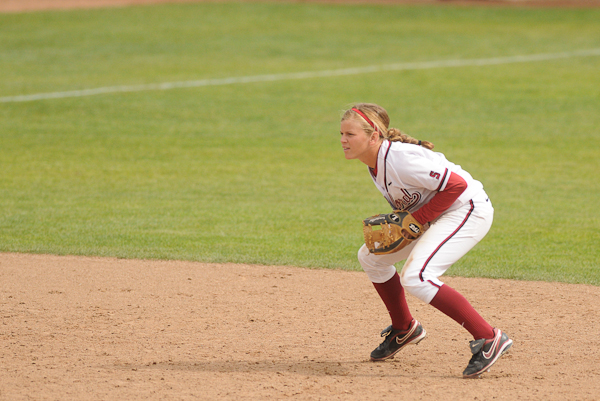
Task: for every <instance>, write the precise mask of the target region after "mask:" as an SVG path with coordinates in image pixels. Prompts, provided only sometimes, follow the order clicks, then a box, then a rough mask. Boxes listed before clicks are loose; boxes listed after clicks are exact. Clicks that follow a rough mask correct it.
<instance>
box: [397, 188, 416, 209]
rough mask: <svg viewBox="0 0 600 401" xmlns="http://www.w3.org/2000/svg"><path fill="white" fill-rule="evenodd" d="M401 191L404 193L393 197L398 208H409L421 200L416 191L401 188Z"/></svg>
mask: <svg viewBox="0 0 600 401" xmlns="http://www.w3.org/2000/svg"><path fill="white" fill-rule="evenodd" d="M402 193H403V194H404V195H403V196H402V198H400V199H394V203H395V205H396V209H398V210H409V209H410V208H411V207H413V206H414V205H416V204H417V203H419V201H420V200H421V194H420V193H418V192H413V193H412V194H411V193H410V192H408V191H407V190H406V189H403V190H402Z"/></svg>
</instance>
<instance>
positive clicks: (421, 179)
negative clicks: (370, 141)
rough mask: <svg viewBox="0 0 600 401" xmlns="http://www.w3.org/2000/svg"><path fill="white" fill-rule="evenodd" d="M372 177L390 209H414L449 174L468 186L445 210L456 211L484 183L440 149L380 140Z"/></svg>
mask: <svg viewBox="0 0 600 401" xmlns="http://www.w3.org/2000/svg"><path fill="white" fill-rule="evenodd" d="M369 171H370V172H371V178H373V182H374V183H375V186H376V187H377V189H379V191H380V192H381V193H382V194H383V196H384V197H385V198H386V199H387V201H388V202H389V204H390V206H392V208H393V209H400V210H408V211H410V212H415V211H417V210H419V209H420V208H421V207H422V206H423V205H425V204H426V203H428V202H429V201H430V200H431V198H433V196H434V195H435V194H436V193H437V192H441V191H443V190H444V189H445V188H446V184H447V183H448V180H449V178H450V174H451V173H455V174H457V175H459V176H460V177H462V179H464V180H465V182H466V183H467V189H466V190H465V191H464V192H463V193H462V194H461V195H460V196H459V197H458V199H457V200H456V201H455V202H454V203H453V204H452V206H450V208H449V209H448V210H447V211H451V210H455V209H457V208H459V207H461V206H462V205H464V204H465V203H467V202H468V201H469V200H470V199H472V198H473V197H474V196H475V195H476V194H477V193H479V192H480V191H482V189H483V184H481V182H479V181H477V180H475V179H473V177H471V174H469V173H468V172H466V171H465V170H463V169H462V168H461V167H460V166H459V165H456V164H454V163H452V162H449V161H448V160H447V159H446V157H445V156H444V155H443V154H442V153H439V152H434V151H431V150H429V149H426V148H424V147H422V146H418V145H413V144H408V143H402V142H390V141H387V140H385V141H383V143H382V144H381V147H380V148H379V154H378V156H377V175H374V173H373V171H372V170H371V169H369Z"/></svg>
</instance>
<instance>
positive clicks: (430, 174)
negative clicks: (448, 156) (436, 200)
mask: <svg viewBox="0 0 600 401" xmlns="http://www.w3.org/2000/svg"><path fill="white" fill-rule="evenodd" d="M429 176H430V177H433V178H435V179H436V180H439V179H440V173H436V172H435V171H432V172H431V173H429Z"/></svg>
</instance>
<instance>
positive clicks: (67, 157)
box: [0, 3, 600, 285]
mask: <svg viewBox="0 0 600 401" xmlns="http://www.w3.org/2000/svg"><path fill="white" fill-rule="evenodd" d="M598 21H600V9H552V8H549V9H515V8H510V9H508V8H507V9H504V8H491V7H489V8H488V7H486V8H471V7H452V6H444V7H433V6H392V5H388V6H385V5H377V6H376V5H318V4H306V3H301V4H285V3H284V4H276V3H264V4H260V3H200V4H169V5H155V6H141V7H127V8H118V9H99V10H73V11H51V12H34V13H24V14H5V15H0V72H1V73H0V98H2V99H3V101H1V102H0V171H1V173H0V209H1V210H2V213H0V251H4V252H32V253H52V254H76V255H101V256H118V257H123V258H157V259H184V260H197V261H206V262H243V263H260V264H285V265H294V266H306V267H327V268H336V267H339V268H344V269H360V266H359V265H358V263H357V261H356V251H357V249H358V248H359V247H360V245H361V243H362V233H361V220H362V218H364V217H366V216H369V215H371V214H375V213H380V212H384V211H386V210H388V205H387V203H386V202H385V200H384V199H383V198H382V197H381V195H380V194H379V192H378V191H377V190H376V189H375V187H374V186H373V184H372V182H371V179H370V178H369V176H368V174H367V172H366V168H365V167H364V165H362V164H361V163H360V162H358V161H346V160H345V159H344V156H343V153H342V151H341V148H340V145H339V117H340V114H341V110H343V109H344V108H345V107H347V106H348V105H349V104H351V103H352V102H356V101H369V102H376V103H379V104H381V105H382V106H384V107H386V108H387V109H388V112H389V114H390V115H391V118H392V125H393V126H396V127H398V128H401V129H403V130H404V131H406V132H407V133H409V134H411V135H413V136H415V137H417V138H419V139H424V140H425V139H426V140H430V141H432V142H434V143H435V144H436V150H439V151H441V152H443V153H445V154H446V156H447V157H448V158H449V159H450V160H451V161H454V162H455V163H457V164H460V165H462V166H463V167H464V168H465V169H466V170H467V171H469V172H471V174H472V175H473V176H474V177H475V178H476V179H479V180H481V181H482V182H483V183H484V186H485V188H486V191H487V192H488V194H489V195H490V197H491V199H492V202H493V204H494V207H495V209H496V216H495V222H494V226H493V227H492V230H491V232H490V233H489V234H488V236H487V237H486V238H485V239H484V240H483V241H482V242H481V243H480V244H479V245H478V246H477V247H476V248H475V249H474V250H473V251H471V252H470V253H469V254H468V255H467V256H466V257H465V258H464V259H463V260H461V261H460V262H458V263H457V264H456V265H455V266H454V267H452V269H451V270H450V271H449V272H448V274H450V275H460V276H477V277H493V278H500V277H502V278H515V279H527V280H555V281H565V282H571V283H588V284H594V285H600V269H598V259H599V258H600V250H599V248H600V247H599V244H600V217H599V213H598V211H597V208H598V199H600V182H599V181H598V179H597V178H595V175H596V174H597V170H598V167H599V166H600V162H599V161H598V160H599V158H600V150H599V149H600V89H599V88H600V53H597V54H596V55H587V56H576V55H575V56H570V57H562V58H556V59H548V60H540V61H529V62H519V63H500V64H497V65H463V66H457V67H444V66H443V62H444V61H447V60H471V59H472V60H480V59H481V60H483V59H490V58H495V57H498V58H506V57H510V56H517V55H532V54H559V53H564V52H572V51H576V50H588V49H596V51H597V50H598V49H600V24H599V23H598ZM432 61H433V62H439V63H440V66H438V67H436V68H414V69H404V70H399V71H379V72H371V73H358V74H351V75H335V74H333V76H329V77H312V78H306V79H279V80H275V81H271V82H269V81H264V82H237V83H233V84H228V85H206V86H201V87H190V88H175V89H169V90H143V91H134V92H127V93H106V94H99V95H93V96H83V97H64V98H50V99H40V100H34V101H13V100H11V98H12V97H15V96H20V95H30V94H44V93H46V94H47V93H55V92H65V91H73V90H83V89H93V88H103V87H114V86H119V85H144V84H154V83H164V82H182V81H193V80H203V79H224V78H230V77H235V78H239V77H248V76H257V75H265V74H287V73H295V72H307V71H308V72H310V71H313V72H315V71H317V72H318V71H325V70H339V69H345V68H355V67H356V68H360V67H367V66H378V65H387V64H393V63H411V62H432ZM238 81H241V80H238Z"/></svg>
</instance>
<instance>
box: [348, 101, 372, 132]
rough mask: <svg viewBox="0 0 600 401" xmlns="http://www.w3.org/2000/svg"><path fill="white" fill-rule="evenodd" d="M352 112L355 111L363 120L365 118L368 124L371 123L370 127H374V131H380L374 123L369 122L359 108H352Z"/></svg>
mask: <svg viewBox="0 0 600 401" xmlns="http://www.w3.org/2000/svg"><path fill="white" fill-rule="evenodd" d="M352 111H355V112H356V113H358V115H360V116H361V117H362V118H364V119H365V121H366V122H368V123H369V125H370V126H371V127H373V129H374V130H375V131H379V130H378V129H377V126H376V125H375V124H373V121H371V120H369V117H367V116H366V115H365V113H363V112H362V111H360V110H359V109H357V108H354V107H353V108H352Z"/></svg>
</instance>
